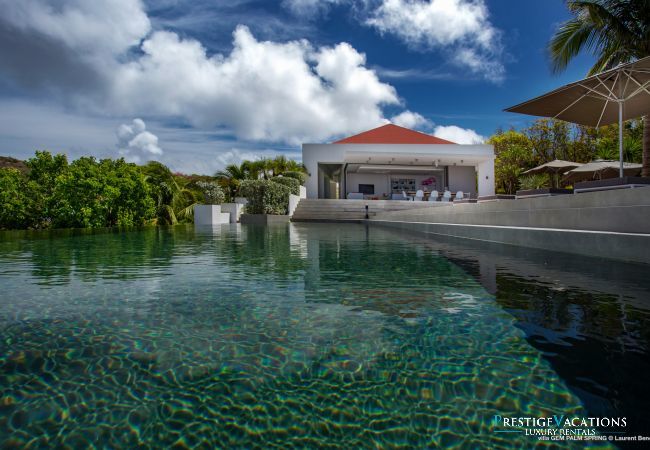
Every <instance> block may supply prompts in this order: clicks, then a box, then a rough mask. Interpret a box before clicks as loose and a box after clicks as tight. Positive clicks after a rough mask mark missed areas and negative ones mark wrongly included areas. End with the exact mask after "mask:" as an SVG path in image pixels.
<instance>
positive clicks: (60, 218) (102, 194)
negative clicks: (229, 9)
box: [51, 156, 155, 228]
mask: <svg viewBox="0 0 650 450" xmlns="http://www.w3.org/2000/svg"><path fill="white" fill-rule="evenodd" d="M149 193H150V190H149V185H148V184H147V181H146V180H145V177H144V175H142V172H141V171H140V169H139V168H138V167H137V166H136V165H135V164H130V163H127V162H125V161H124V159H117V160H110V159H102V160H101V161H97V160H96V159H95V158H93V157H86V156H84V157H82V158H79V159H77V160H76V161H74V162H73V163H72V164H70V165H69V166H68V168H67V170H66V171H65V172H63V173H62V174H61V175H59V176H58V177H57V178H56V180H55V184H54V190H53V192H52V198H51V205H52V206H51V214H52V225H53V226H54V227H65V228H79V227H84V228H97V227H112V226H133V225H143V224H144V223H145V222H146V221H147V220H148V219H151V218H152V217H153V216H154V214H155V205H154V201H153V200H152V198H151V197H150V195H149Z"/></svg>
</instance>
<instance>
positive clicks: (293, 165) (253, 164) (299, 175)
mask: <svg viewBox="0 0 650 450" xmlns="http://www.w3.org/2000/svg"><path fill="white" fill-rule="evenodd" d="M306 174H307V169H306V168H305V166H304V165H303V164H301V163H299V162H296V161H294V160H292V159H288V158H287V157H285V156H284V155H280V156H277V157H275V158H272V159H270V158H262V159H259V160H255V161H243V162H242V163H240V164H230V165H228V166H226V167H225V168H224V169H223V170H221V171H219V172H217V173H215V175H214V176H215V178H216V179H217V181H218V182H219V184H220V185H221V186H222V187H223V188H224V190H225V191H226V194H227V197H228V199H229V200H233V199H234V198H235V197H236V196H238V194H239V190H240V187H241V184H242V182H243V181H244V180H259V179H263V180H270V179H271V178H274V177H278V176H280V175H281V176H282V177H287V178H295V179H297V180H298V181H299V182H300V184H305V180H306Z"/></svg>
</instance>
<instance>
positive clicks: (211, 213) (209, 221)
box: [194, 205, 230, 225]
mask: <svg viewBox="0 0 650 450" xmlns="http://www.w3.org/2000/svg"><path fill="white" fill-rule="evenodd" d="M221 223H230V213H224V212H221V205H195V206H194V225H218V224H221Z"/></svg>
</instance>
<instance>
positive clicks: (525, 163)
mask: <svg viewBox="0 0 650 450" xmlns="http://www.w3.org/2000/svg"><path fill="white" fill-rule="evenodd" d="M488 143H489V144H492V145H493V146H494V153H495V156H496V158H495V161H494V176H495V185H496V186H495V187H496V190H497V192H498V193H504V194H514V193H515V192H516V191H517V189H518V187H519V176H520V175H521V174H522V173H523V172H524V171H525V170H526V169H528V168H530V167H532V164H533V161H534V157H533V145H532V142H531V140H530V138H528V136H526V135H525V134H524V133H521V132H519V131H514V130H510V131H506V132H505V133H501V134H496V135H494V136H492V137H490V139H488Z"/></svg>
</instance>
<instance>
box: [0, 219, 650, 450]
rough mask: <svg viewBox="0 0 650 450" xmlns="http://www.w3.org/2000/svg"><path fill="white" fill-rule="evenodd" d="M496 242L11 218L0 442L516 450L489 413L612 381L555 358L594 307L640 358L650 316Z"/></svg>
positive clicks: (3, 306)
mask: <svg viewBox="0 0 650 450" xmlns="http://www.w3.org/2000/svg"><path fill="white" fill-rule="evenodd" d="M476 255H479V256H478V257H477V256H476ZM491 257H492V256H491V255H490V253H489V251H488V250H480V251H478V250H472V249H471V248H469V247H463V246H462V245H457V244H449V243H445V242H442V241H440V242H433V241H429V240H424V239H417V238H414V239H408V240H407V239H403V238H401V237H400V236H398V235H396V234H394V233H393V232H391V231H387V230H383V229H380V228H366V227H364V226H357V225H350V226H341V225H336V226H333V225H315V224H310V225H301V226H295V225H290V226H274V227H254V226H248V227H246V226H237V225H227V226H222V227H218V228H214V229H197V230H194V229H192V228H188V227H174V228H169V229H158V228H150V229H142V230H133V231H130V232H113V231H107V232H104V233H97V232H93V233H80V232H66V233H63V234H56V233H47V234H43V233H41V234H39V233H33V234H24V233H23V234H13V233H6V234H2V235H0V283H1V284H2V286H3V291H4V294H5V295H3V296H2V298H1V299H0V329H1V331H2V333H1V335H2V340H0V386H1V388H0V389H2V390H1V391H0V447H2V446H5V447H9V446H16V447H21V446H25V445H27V444H28V443H31V445H34V446H43V447H47V446H62V445H64V444H65V445H69V446H72V447H82V446H88V445H89V444H90V443H97V444H98V445H104V446H107V447H122V448H132V447H135V446H138V445H142V446H153V447H164V446H171V445H177V446H179V447H184V446H185V447H192V446H196V445H201V444H203V445H205V446H206V447H215V446H216V447H235V448H250V447H255V446H264V447H269V446H281V447H291V446H296V447H326V446H328V445H329V446H338V447H341V448H356V447H372V448H374V447H378V446H379V447H381V446H384V447H385V446H398V447H399V446H402V447H404V448H413V447H434V446H440V447H448V446H452V445H458V446H459V447H462V448H477V447H490V448H495V447H503V448H521V447H522V446H525V445H527V444H530V441H528V440H526V439H527V438H525V437H523V436H502V435H499V434H496V433H494V432H493V430H492V427H491V423H490V420H491V418H492V417H493V415H495V414H501V415H509V416H515V415H532V416H548V415H552V414H586V413H587V412H591V411H592V410H591V409H590V410H589V411H585V410H584V408H583V403H585V404H586V405H587V407H588V408H592V406H590V405H591V404H592V403H593V402H591V403H590V402H589V401H588V399H586V396H585V395H584V393H585V392H589V393H590V395H592V396H595V397H596V398H607V397H598V396H599V395H600V394H598V393H596V394H593V392H594V390H593V389H592V388H591V386H592V384H594V383H596V384H598V383H601V382H604V383H605V384H604V385H603V388H604V389H605V390H607V389H610V386H611V383H610V384H608V383H609V381H608V380H602V379H598V378H594V377H591V373H590V372H588V373H587V374H586V375H585V376H584V377H582V378H585V380H583V381H582V382H583V383H584V384H585V385H586V386H587V388H586V389H585V388H583V391H580V390H579V389H577V388H576V386H577V383H576V382H575V380H574V378H572V377H571V376H570V374H569V373H568V372H569V371H567V370H566V369H565V368H563V367H562V366H561V364H558V359H557V358H558V355H569V354H570V353H567V352H570V351H573V350H572V349H574V348H575V346H576V343H575V342H578V341H580V340H582V341H580V342H583V341H584V340H585V337H584V336H585V331H584V330H585V329H587V328H589V327H590V326H591V324H595V326H596V328H595V329H593V337H590V339H596V336H600V338H598V339H600V341H598V342H602V341H603V339H605V340H611V341H612V342H618V341H621V343H620V345H623V346H629V345H631V344H630V343H631V342H632V341H635V342H636V344H635V345H636V348H637V351H638V352H639V354H640V355H641V356H640V357H642V355H646V354H647V351H646V348H647V347H646V345H645V344H644V342H646V341H645V340H644V336H643V335H639V334H638V333H637V332H636V331H632V333H631V334H630V336H628V335H627V333H629V332H630V330H636V328H629V327H630V326H631V325H630V323H629V322H630V317H631V318H636V319H634V320H638V321H641V322H643V320H646V319H645V317H646V316H645V315H644V313H643V310H640V309H639V307H638V300H639V298H638V297H634V298H635V300H634V301H632V300H630V301H629V303H626V305H627V314H628V315H627V316H626V317H627V318H626V319H625V321H626V322H625V323H626V325H625V326H626V327H628V328H623V329H622V328H620V327H619V326H618V324H617V321H618V319H619V316H618V313H617V312H615V313H612V312H611V311H610V308H609V307H608V306H607V302H608V300H602V303H603V304H602V305H601V304H600V303H598V305H597V306H596V307H595V308H594V309H590V305H592V304H594V303H593V302H592V303H590V302H588V301H587V300H586V298H587V297H588V296H589V295H591V294H588V293H583V294H582V296H581V294H579V292H581V291H580V290H579V289H575V290H574V289H573V288H572V287H567V286H569V285H567V286H565V287H564V289H565V290H564V291H562V290H557V291H556V290H553V289H554V288H555V287H557V284H553V285H548V286H547V285H545V284H543V283H541V282H539V280H531V279H530V278H527V276H526V275H522V274H518V273H517V272H514V273H509V275H507V276H506V275H505V274H504V272H503V266H502V265H500V263H499V262H498V261H497V262H495V263H489V262H488V263H486V261H489V260H490V258H491ZM512 258H514V256H512ZM452 261H453V262H452ZM529 264H531V266H530V267H534V266H535V264H536V263H533V262H531V263H529ZM516 266H517V267H520V266H522V264H516ZM531 273H534V271H533V272H531ZM481 274H482V275H481ZM472 275H476V278H475V277H474V276H472ZM541 276H547V275H541ZM477 279H478V280H480V281H481V283H479V282H478V281H477ZM483 286H488V290H486V289H485V288H484V287H483ZM631 289H633V292H635V293H637V294H638V292H639V290H641V291H643V289H644V288H643V286H642V285H638V284H637V285H635V287H633V288H631ZM506 292H507V294H504V293H506ZM517 292H519V294H517ZM552 292H560V293H562V294H563V295H566V296H567V297H566V299H567V300H566V301H564V302H563V301H560V300H557V301H556V300H555V299H556V298H557V299H559V297H554V296H553V295H550V294H549V293H552ZM585 292H587V291H585ZM522 293H523V294H522ZM528 293H530V295H528ZM495 294H496V295H495ZM524 294H525V295H524ZM603 295H607V294H603ZM634 295H636V294H634ZM539 296H541V297H539ZM538 297H539V298H542V299H545V300H543V301H539V300H536V299H538ZM578 298H580V299H582V303H578V302H577V300H576V299H578ZM626 302H627V300H626ZM542 304H545V305H546V306H543V307H542V306H540V305H542ZM576 304H578V306H576ZM632 305H636V306H634V307H633V306H632ZM581 308H582V310H580V309H581ZM633 308H636V311H637V312H636V313H634V312H632V309H633ZM504 309H505V311H504ZM540 309H541V311H540ZM616 311H618V310H616ZM605 322H607V323H608V324H609V325H608V327H607V330H608V332H609V334H603V335H602V336H601V334H602V330H599V329H598V327H600V326H601V325H602V324H603V323H605ZM609 322H611V323H609ZM645 323H646V324H647V321H646V322H645ZM640 329H641V328H639V330H640ZM645 329H647V327H646V328H645ZM522 330H523V331H522ZM558 330H564V331H563V333H564V334H562V333H560V332H558ZM603 336H607V337H606V338H605V337H603ZM531 344H532V345H531ZM544 345H549V346H552V348H555V351H554V352H552V351H551V350H549V348H545V347H544ZM556 347H557V348H556ZM601 347H602V346H601ZM612 348H613V347H612ZM626 348H627V347H626ZM563 349H565V350H566V349H568V350H566V352H565V350H563ZM540 350H541V351H540ZM560 350H561V351H560ZM608 351H611V350H608ZM581 354H582V353H581ZM585 355H587V354H585ZM595 357H596V356H595V355H594V354H593V352H592V354H591V355H590V356H584V357H583V358H595ZM549 361H550V364H549ZM592 363H593V365H595V360H594V361H592ZM558 374H559V376H558ZM596 377H598V374H597V373H596ZM598 380H600V381H598ZM567 383H568V385H569V389H568V388H567ZM590 383H591V384H590ZM589 389H591V390H589ZM609 398H615V397H609ZM619 398H621V399H622V400H623V401H627V400H625V398H626V397H619ZM625 407H626V408H628V410H630V411H632V410H631V409H630V408H632V409H633V408H635V407H636V406H635V404H634V403H628V404H627V405H626V406H625ZM603 408H604V409H603V415H605V414H607V415H611V414H612V411H614V410H615V409H612V408H616V406H615V405H614V406H613V405H611V404H609V403H607V402H605V403H603ZM628 416H633V414H632V412H631V413H630V414H628ZM565 445H566V446H567V447H568V446H569V443H565ZM580 447H581V446H580Z"/></svg>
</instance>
